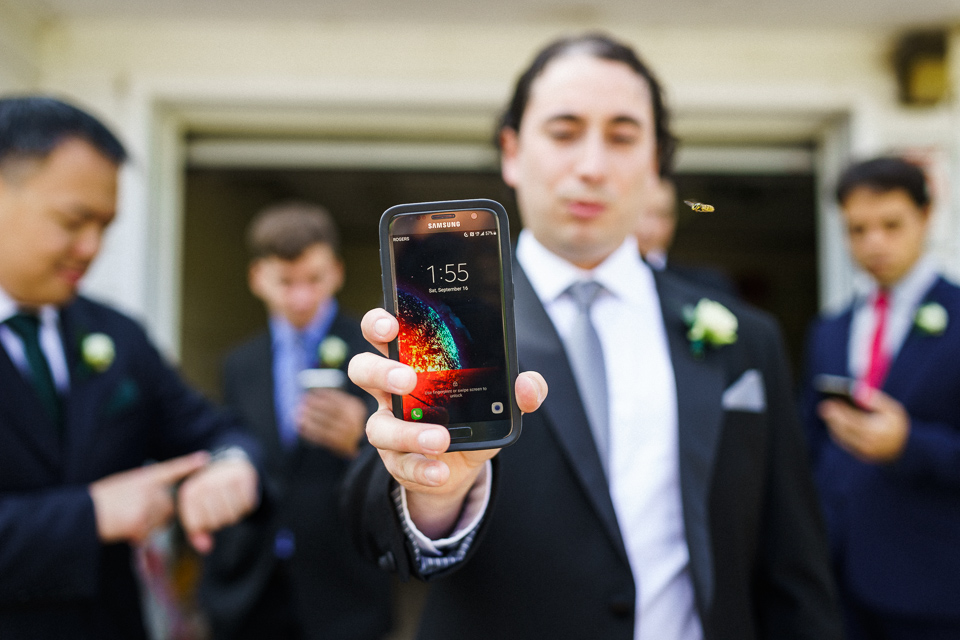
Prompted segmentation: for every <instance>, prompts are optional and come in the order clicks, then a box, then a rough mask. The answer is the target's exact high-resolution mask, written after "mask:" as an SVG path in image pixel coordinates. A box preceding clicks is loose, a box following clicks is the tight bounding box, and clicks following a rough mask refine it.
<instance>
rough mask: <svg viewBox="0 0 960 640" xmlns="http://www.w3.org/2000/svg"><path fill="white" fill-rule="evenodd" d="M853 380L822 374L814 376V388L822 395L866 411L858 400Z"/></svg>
mask: <svg viewBox="0 0 960 640" xmlns="http://www.w3.org/2000/svg"><path fill="white" fill-rule="evenodd" d="M858 384H859V383H858V382H857V381H856V380H854V379H853V378H847V377H845V376H833V375H828V374H820V375H818V376H814V378H813V387H814V389H816V390H817V391H818V392H819V393H820V395H822V396H824V397H826V398H832V399H835V400H843V401H844V402H846V403H847V404H849V405H850V406H852V407H854V408H857V409H860V410H862V411H865V410H866V408H865V407H864V406H863V405H862V404H861V403H860V402H859V401H858V400H857V385H858Z"/></svg>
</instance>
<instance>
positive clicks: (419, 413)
mask: <svg viewBox="0 0 960 640" xmlns="http://www.w3.org/2000/svg"><path fill="white" fill-rule="evenodd" d="M410 417H411V418H413V419H414V420H420V419H422V418H423V409H411V410H410Z"/></svg>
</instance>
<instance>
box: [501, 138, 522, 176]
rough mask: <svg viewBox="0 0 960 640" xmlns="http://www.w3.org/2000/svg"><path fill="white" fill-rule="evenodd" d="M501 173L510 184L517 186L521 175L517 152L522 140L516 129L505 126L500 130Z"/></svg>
mask: <svg viewBox="0 0 960 640" xmlns="http://www.w3.org/2000/svg"><path fill="white" fill-rule="evenodd" d="M499 138H500V175H501V176H502V177H503V181H504V182H506V183H507V185H508V186H510V187H514V188H516V186H517V182H518V179H519V177H520V175H519V174H520V167H519V163H518V159H517V153H518V151H519V147H520V140H519V138H518V135H517V131H516V129H513V128H512V127H504V128H503V129H501V130H500V136H499Z"/></svg>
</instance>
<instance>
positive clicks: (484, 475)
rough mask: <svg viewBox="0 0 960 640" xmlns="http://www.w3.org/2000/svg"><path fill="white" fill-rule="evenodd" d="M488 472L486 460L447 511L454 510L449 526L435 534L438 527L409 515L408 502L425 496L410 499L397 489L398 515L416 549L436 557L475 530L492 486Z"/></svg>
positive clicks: (486, 504)
mask: <svg viewBox="0 0 960 640" xmlns="http://www.w3.org/2000/svg"><path fill="white" fill-rule="evenodd" d="M492 469H493V467H492V464H491V463H490V461H489V460H488V461H486V462H485V463H484V465H483V467H482V469H481V470H480V473H479V474H478V475H477V478H476V479H475V480H474V482H473V484H472V485H471V486H470V487H469V489H468V490H467V493H466V495H465V496H464V497H463V498H460V499H458V500H457V503H456V505H455V506H454V507H453V508H451V509H450V511H453V510H454V509H455V510H456V513H455V514H454V515H453V516H452V517H451V516H448V517H449V518H450V523H449V524H447V525H446V526H445V528H444V529H443V530H440V531H438V529H439V527H437V528H436V529H433V528H431V526H430V525H431V524H432V523H430V522H424V521H422V519H421V520H420V521H418V520H417V519H415V518H414V516H413V515H412V514H411V510H410V503H409V499H410V498H411V497H415V498H416V499H418V500H419V499H420V498H422V497H427V496H423V495H422V494H421V495H417V496H411V494H410V493H409V492H407V490H406V489H405V488H404V487H402V486H401V487H399V494H400V504H399V506H400V510H401V514H400V515H401V517H402V518H404V520H405V521H406V522H407V527H408V529H409V530H410V534H411V536H412V537H413V538H414V542H416V544H417V546H418V547H420V548H421V549H422V550H424V551H426V552H428V553H433V554H437V555H439V554H440V553H441V552H442V549H444V548H447V547H451V546H455V545H457V544H459V542H460V541H461V540H462V539H463V537H464V536H465V535H467V534H468V533H469V532H470V531H472V530H474V529H476V527H477V526H478V525H479V523H480V520H482V518H483V515H484V513H486V510H487V506H488V505H489V503H490V494H491V487H492V485H493V483H492V474H493V471H492Z"/></svg>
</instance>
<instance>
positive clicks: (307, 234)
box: [201, 202, 390, 640]
mask: <svg viewBox="0 0 960 640" xmlns="http://www.w3.org/2000/svg"><path fill="white" fill-rule="evenodd" d="M248 245H249V249H250V253H251V257H252V261H251V264H250V271H249V282H250V288H251V290H252V291H253V293H254V294H255V295H256V296H257V297H259V298H260V299H261V300H262V301H263V302H264V304H265V305H266V308H267V311H268V313H269V316H270V326H269V329H268V330H267V331H264V332H263V333H261V334H259V335H257V336H256V337H254V338H253V339H251V340H250V341H248V342H246V343H244V344H242V345H240V346H239V347H238V348H237V349H236V350H234V351H233V352H232V353H230V354H229V355H228V356H227V359H226V366H225V368H224V401H225V403H226V404H227V406H228V407H230V408H232V409H233V410H234V411H235V412H236V413H238V414H239V415H240V416H241V417H242V418H243V420H244V422H245V424H246V425H247V428H248V430H249V433H250V434H251V435H253V436H254V437H256V439H257V440H258V441H259V442H260V444H261V446H262V448H263V451H264V456H265V465H266V484H267V487H268V490H269V492H270V496H271V498H272V500H271V509H270V510H269V511H267V510H265V511H267V512H266V513H264V514H263V515H262V517H260V518H255V519H250V520H247V521H245V522H242V523H240V524H238V525H236V526H235V527H231V528H228V529H225V530H223V531H221V532H220V533H219V534H218V536H217V546H216V548H215V550H214V552H213V553H212V554H211V555H210V556H208V557H207V559H206V562H205V570H204V578H203V581H202V586H201V597H202V601H203V602H204V604H205V608H206V610H207V613H208V615H209V617H210V620H211V623H212V626H213V631H214V636H215V637H216V638H217V639H218V640H226V639H231V640H236V639H240V638H250V639H260V638H270V639H271V640H284V639H288V638H289V639H301V638H302V639H312V638H318V639H319V638H338V639H344V640H347V639H355V640H373V639H375V638H381V637H383V636H384V634H386V633H387V632H388V631H389V629H390V577H389V576H387V575H385V574H383V573H382V572H380V571H378V570H377V568H376V566H375V565H373V564H372V563H371V562H369V561H367V560H365V559H363V558H362V557H361V556H360V554H359V553H357V551H356V549H355V548H354V547H353V545H352V544H351V543H350V539H349V537H348V536H347V534H346V531H345V530H344V528H343V526H342V525H341V522H340V518H339V512H338V509H337V504H338V501H337V496H338V493H337V490H338V487H339V484H340V482H341V480H342V478H343V475H344V473H345V471H346V469H347V466H348V464H349V462H350V461H351V460H352V459H353V458H354V457H356V455H357V453H358V452H359V450H360V446H361V444H362V440H363V429H364V423H365V421H366V419H367V417H368V416H369V415H370V412H371V410H372V408H373V406H372V398H370V396H369V395H367V394H366V393H364V392H363V391H361V390H360V389H359V388H358V387H356V386H355V385H353V384H352V383H350V382H349V381H348V380H347V377H346V373H345V371H346V367H347V363H348V361H349V359H350V357H352V356H353V355H354V354H356V353H359V352H361V351H365V350H367V349H368V348H369V345H368V343H367V342H366V341H365V340H364V339H363V336H362V335H361V334H360V326H359V323H358V322H357V321H356V320H354V319H353V318H350V317H349V316H347V315H345V314H343V313H341V312H340V311H339V309H338V306H337V301H336V298H335V297H334V296H335V295H336V293H337V291H339V290H340V287H341V286H342V285H343V279H344V271H343V264H342V263H341V261H340V258H339V254H338V252H339V239H338V234H337V229H336V227H335V225H334V222H333V219H332V218H331V216H330V214H329V213H328V212H327V211H326V210H324V209H322V208H320V207H318V206H316V205H311V204H307V203H301V202H286V203H281V204H277V205H274V206H271V207H268V208H267V209H265V210H263V211H261V212H260V213H259V214H257V216H256V217H255V218H254V220H253V221H252V222H251V224H250V228H249V232H248ZM305 389H308V390H305ZM368 403H369V406H368Z"/></svg>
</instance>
